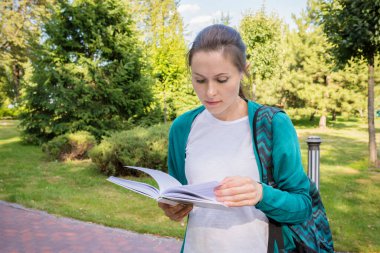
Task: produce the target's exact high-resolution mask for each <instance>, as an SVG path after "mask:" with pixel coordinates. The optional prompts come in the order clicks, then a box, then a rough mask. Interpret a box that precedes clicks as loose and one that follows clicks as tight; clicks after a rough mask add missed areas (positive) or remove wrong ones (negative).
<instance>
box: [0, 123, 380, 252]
mask: <svg viewBox="0 0 380 253" xmlns="http://www.w3.org/2000/svg"><path fill="white" fill-rule="evenodd" d="M295 123H296V127H297V132H298V135H299V140H300V143H301V151H302V155H303V163H304V165H306V164H307V145H306V143H305V140H306V138H307V137H308V136H310V135H318V136H320V137H321V138H322V141H323V142H322V145H321V185H320V190H321V194H322V198H323V201H324V204H325V207H326V210H327V213H328V216H329V219H330V225H331V228H332V231H333V237H334V243H335V248H336V250H337V251H345V252H347V251H349V252H380V240H379V238H380V212H379V197H378V196H380V172H379V171H376V170H371V169H368V168H367V157H368V150H367V139H368V137H367V130H366V122H364V121H361V120H343V119H339V120H338V121H336V122H333V123H332V124H331V123H330V124H329V125H328V126H329V127H328V129H325V130H321V129H318V128H315V127H313V125H311V124H310V122H307V121H296V122H295ZM376 124H377V125H379V124H380V120H377V122H376ZM16 125H17V122H16V121H0V161H1V165H2V166H1V168H0V199H2V200H5V201H9V202H16V203H19V204H22V205H24V206H27V207H31V208H36V209H40V210H45V211H47V212H49V213H53V214H56V215H61V216H67V217H72V218H75V219H79V220H84V221H90V222H95V223H100V224H104V225H107V226H112V227H119V228H124V229H129V230H133V231H136V232H140V233H150V234H159V235H162V236H172V237H178V238H182V236H183V235H184V228H183V227H181V226H180V225H179V224H178V223H176V222H172V221H170V220H169V219H168V218H167V217H165V216H164V215H163V214H162V212H161V210H160V209H159V208H158V207H157V205H156V203H154V201H153V200H150V199H148V198H146V197H143V196H140V195H138V194H135V193H132V192H130V191H127V190H124V189H122V188H121V187H119V186H116V185H113V184H111V183H109V182H107V181H106V180H105V179H106V176H103V175H101V174H99V173H98V171H97V170H96V168H95V167H94V165H93V164H92V163H91V162H90V161H88V160H86V161H80V162H65V163H59V162H49V161H47V160H46V159H45V157H44V155H43V153H42V152H41V149H40V148H39V147H36V146H29V145H23V144H22V143H21V142H20V139H19V133H18V132H17V128H16ZM379 137H380V136H378V137H377V140H379ZM305 167H306V166H305ZM141 180H143V181H150V182H152V180H150V179H148V178H143V179H141Z"/></svg>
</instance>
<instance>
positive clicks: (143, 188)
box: [107, 166, 226, 209]
mask: <svg viewBox="0 0 380 253" xmlns="http://www.w3.org/2000/svg"><path fill="white" fill-rule="evenodd" d="M126 167H128V168H131V169H135V170H139V171H142V172H144V173H146V174H148V175H150V176H151V177H152V178H153V179H154V180H155V181H156V182H157V184H158V188H156V187H154V186H152V185H150V184H146V183H142V182H137V181H133V180H128V179H123V178H119V177H114V176H111V177H109V178H108V179H107V180H108V181H109V182H112V183H114V184H117V185H119V186H122V187H124V188H126V189H129V190H131V191H134V192H136V193H139V194H142V195H145V196H147V197H150V198H152V199H155V200H156V201H159V202H162V203H166V204H170V205H177V204H181V203H182V204H193V205H195V206H198V207H204V208H217V209H220V208H225V207H226V206H225V205H224V204H223V203H221V202H218V201H217V200H216V198H215V195H214V188H215V187H217V186H218V184H219V183H218V182H217V181H212V182H207V183H201V184H191V185H182V184H181V183H180V182H179V181H178V180H177V179H175V178H174V177H172V176H170V175H169V174H167V173H165V172H162V171H159V170H153V169H148V168H142V167H134V166H126Z"/></svg>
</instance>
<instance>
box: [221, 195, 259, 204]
mask: <svg viewBox="0 0 380 253" xmlns="http://www.w3.org/2000/svg"><path fill="white" fill-rule="evenodd" d="M256 198H257V194H256V193H245V194H238V195H232V196H224V197H218V198H217V200H218V201H219V202H223V203H226V202H241V201H245V200H255V199H256Z"/></svg>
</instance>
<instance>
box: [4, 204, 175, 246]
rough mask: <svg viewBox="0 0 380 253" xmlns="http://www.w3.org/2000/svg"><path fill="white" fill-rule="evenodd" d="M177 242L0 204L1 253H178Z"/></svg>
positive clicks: (171, 239)
mask: <svg viewBox="0 0 380 253" xmlns="http://www.w3.org/2000/svg"><path fill="white" fill-rule="evenodd" d="M181 243H182V242H181V241H179V240H176V239H173V238H164V237H156V236H151V235H142V234H137V233H133V232H130V231H126V230H122V229H114V228H109V227H105V226H101V225H97V224H93V223H87V222H81V221H77V220H73V219H68V218H61V217H57V216H54V215H50V214H48V213H46V212H42V211H37V210H32V209H28V208H24V207H22V206H20V205H17V204H12V203H7V202H3V201H0V251H1V253H34V252H35V253H48V252H54V253H56V252H62V253H64V252H67V253H72V252H75V253H82V252H83V253H91V252H96V253H98V252H107V253H116V252H120V253H121V252H133V253H135V252H136V253H139V252H141V253H164V252H179V251H180V248H181Z"/></svg>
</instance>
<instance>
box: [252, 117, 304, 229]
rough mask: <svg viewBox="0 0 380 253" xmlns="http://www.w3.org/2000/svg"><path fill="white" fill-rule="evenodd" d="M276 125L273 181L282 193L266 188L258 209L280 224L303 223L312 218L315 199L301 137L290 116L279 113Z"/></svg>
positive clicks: (269, 187) (274, 124)
mask: <svg viewBox="0 0 380 253" xmlns="http://www.w3.org/2000/svg"><path fill="white" fill-rule="evenodd" d="M272 124H273V125H272V131H273V150H272V159H273V165H274V171H273V177H274V180H275V182H276V183H277V185H278V189H275V188H273V187H271V186H268V185H266V184H262V187H263V196H262V200H261V201H260V202H259V203H258V204H257V205H256V207H257V208H258V209H260V210H261V211H263V212H264V213H265V214H266V215H267V216H268V217H270V218H272V219H274V220H276V221H278V222H284V223H293V224H295V223H301V222H303V221H304V220H306V219H307V218H308V217H309V216H310V215H311V198H310V196H309V180H308V178H307V176H306V174H305V172H304V171H303V167H302V162H301V153H300V147H299V143H298V138H297V134H296V131H295V129H294V126H293V124H292V122H291V121H290V119H289V117H288V116H287V115H286V114H283V113H277V114H276V115H275V116H274V118H273V121H272Z"/></svg>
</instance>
